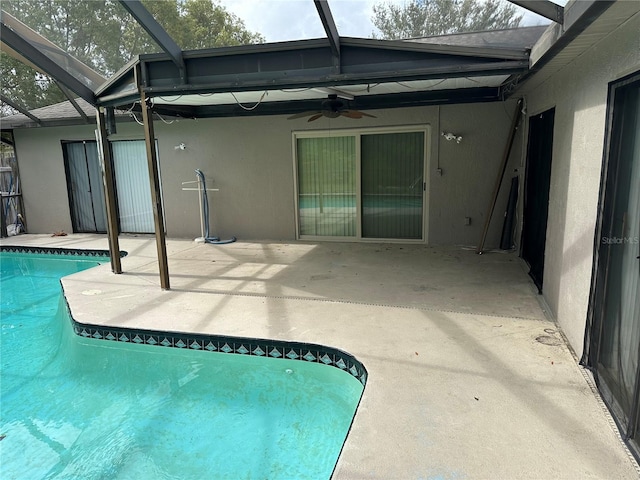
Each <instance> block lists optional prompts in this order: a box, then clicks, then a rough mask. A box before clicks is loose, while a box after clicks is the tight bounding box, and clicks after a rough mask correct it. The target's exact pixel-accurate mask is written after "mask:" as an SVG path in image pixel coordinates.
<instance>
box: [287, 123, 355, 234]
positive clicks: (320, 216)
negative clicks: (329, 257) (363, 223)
mask: <svg viewBox="0 0 640 480" xmlns="http://www.w3.org/2000/svg"><path fill="white" fill-rule="evenodd" d="M297 150H298V151H297V159H298V208H299V210H298V212H299V221H300V235H317V236H339V237H353V236H355V235H356V225H357V224H356V220H357V212H356V143H355V138H354V137H349V136H344V137H325V138H300V139H298V141H297Z"/></svg>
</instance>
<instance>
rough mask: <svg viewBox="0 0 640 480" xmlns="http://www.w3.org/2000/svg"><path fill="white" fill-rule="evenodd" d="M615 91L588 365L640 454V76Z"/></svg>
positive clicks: (625, 434) (611, 110)
mask: <svg viewBox="0 0 640 480" xmlns="http://www.w3.org/2000/svg"><path fill="white" fill-rule="evenodd" d="M635 78H636V79H635V80H631V81H625V82H624V83H623V84H622V85H619V86H615V87H613V89H612V98H613V105H612V108H611V107H610V112H612V113H610V115H612V117H611V118H612V123H611V133H610V137H609V143H610V147H609V153H608V158H607V162H606V166H605V168H606V170H605V177H604V183H603V190H602V192H603V193H602V194H601V198H602V207H601V208H602V210H601V222H602V223H601V227H600V229H599V233H598V235H599V241H600V246H599V248H598V252H597V255H596V260H595V261H596V264H595V265H596V277H595V283H594V294H593V300H592V309H593V321H592V326H591V327H590V330H589V332H588V333H589V335H590V337H591V338H590V339H589V345H588V348H589V352H588V354H587V357H588V361H589V365H590V366H593V367H594V368H595V375H596V380H597V383H598V386H599V388H600V391H601V393H602V396H603V398H604V400H605V402H606V403H607V405H608V406H609V408H610V409H611V411H612V413H613V415H614V417H616V420H617V421H618V424H619V425H620V426H621V430H622V431H621V434H622V437H623V439H625V440H626V441H627V442H628V445H629V446H630V448H631V449H632V451H634V452H635V454H636V457H638V456H640V451H639V449H638V430H637V426H638V415H639V413H638V411H639V408H640V407H639V403H640V364H639V363H640V362H639V360H640V77H638V75H636V77H635Z"/></svg>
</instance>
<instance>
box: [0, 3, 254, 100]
mask: <svg viewBox="0 0 640 480" xmlns="http://www.w3.org/2000/svg"><path fill="white" fill-rule="evenodd" d="M143 4H144V5H145V7H146V8H147V9H148V10H149V12H150V13H151V14H152V15H153V16H154V18H155V19H156V20H157V21H158V23H160V25H162V26H163V27H164V28H165V30H166V31H167V33H169V35H170V36H171V37H172V38H173V39H174V40H175V42H176V43H177V44H178V45H180V46H181V47H182V48H183V49H184V50H190V49H201V48H210V47H217V46H231V45H243V44H251V43H261V42H264V38H263V37H262V35H260V34H259V33H255V32H251V31H249V30H247V28H246V27H245V24H244V22H243V21H242V20H241V19H239V18H238V17H237V16H235V15H233V14H231V13H229V12H228V11H227V10H226V9H225V8H224V7H223V6H221V5H219V4H217V3H215V2H214V0H161V1H158V0H143ZM2 8H3V10H5V11H7V12H8V13H10V14H11V15H13V16H15V17H16V18H17V19H18V20H20V21H21V22H23V23H25V24H26V25H28V26H29V27H30V28H32V29H33V30H35V31H36V32H38V33H39V34H41V35H42V36H44V37H45V38H47V39H48V40H50V41H51V42H53V43H54V44H56V45H57V46H58V47H60V48H62V49H63V50H65V51H67V52H68V53H69V54H71V55H73V56H74V57H76V58H77V59H78V60H80V61H82V62H84V63H86V64H87V65H89V66H90V67H92V68H93V69H94V70H96V71H97V72H99V73H101V74H102V75H104V76H105V77H109V76H110V75H112V74H113V73H114V72H116V71H117V70H118V69H120V68H121V67H122V66H123V65H124V64H125V63H126V62H127V61H128V60H129V59H130V58H132V57H133V56H134V55H137V54H142V53H154V52H159V51H161V49H160V47H159V46H158V45H156V44H155V43H154V42H153V40H152V39H151V37H149V35H147V33H146V32H145V31H144V30H143V29H142V27H141V26H140V25H138V23H137V22H136V21H135V19H134V18H133V17H132V16H131V15H129V13H128V12H127V11H126V10H125V9H124V8H123V7H122V6H121V5H120V4H119V3H118V2H117V1H115V0H93V1H87V0H6V1H5V0H3V1H2ZM0 78H1V79H2V91H3V93H5V94H6V95H7V96H8V97H10V98H13V99H16V100H17V101H19V103H21V104H22V105H23V106H25V107H26V108H29V109H33V108H38V107H41V106H45V105H51V104H52V103H56V102H60V101H63V100H65V98H66V97H65V96H64V94H63V93H62V92H61V91H60V90H59V89H58V88H57V87H56V86H55V84H54V83H53V81H52V80H51V79H50V78H48V77H47V76H46V75H42V74H41V73H38V72H35V71H34V70H33V69H31V68H30V67H27V66H25V65H23V64H21V63H20V62H19V61H18V60H15V59H13V58H11V57H9V56H8V55H6V54H5V53H2V57H1V59H0Z"/></svg>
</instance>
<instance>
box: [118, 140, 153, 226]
mask: <svg viewBox="0 0 640 480" xmlns="http://www.w3.org/2000/svg"><path fill="white" fill-rule="evenodd" d="M111 145H112V149H113V169H114V175H115V180H116V190H117V197H118V211H119V217H120V230H121V231H122V232H123V233H153V232H154V231H155V225H154V221H153V206H152V203H151V192H150V188H149V170H148V166H147V153H146V147H145V143H144V141H143V140H135V141H118V142H113V143H112V144H111Z"/></svg>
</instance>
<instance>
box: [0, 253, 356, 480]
mask: <svg viewBox="0 0 640 480" xmlns="http://www.w3.org/2000/svg"><path fill="white" fill-rule="evenodd" d="M97 263H98V261H97V260H96V259H95V258H83V259H79V258H78V257H66V258H65V257H60V256H48V255H20V254H12V253H0V266H1V282H2V283H1V286H0V288H1V290H0V292H1V295H2V296H1V309H0V312H1V319H2V322H1V323H2V337H1V365H2V372H1V374H2V378H1V380H2V383H1V388H0V390H1V403H0V406H1V411H0V414H1V421H0V438H2V440H1V441H0V459H1V461H0V478H2V479H14V478H15V479H39V478H69V479H80V478H81V479H136V480H139V479H147V478H148V479H164V478H166V479H203V478H212V479H224V478H228V479H327V478H329V477H330V476H331V473H332V471H333V468H334V465H335V462H336V460H337V458H338V455H339V453H340V450H341V448H342V444H343V443H344V440H345V438H346V435H347V433H348V429H349V426H350V424H351V421H352V418H353V415H354V413H355V409H356V407H357V404H358V401H359V399H360V396H361V394H362V390H363V386H362V384H361V383H360V382H359V381H358V380H357V379H356V378H354V377H352V376H351V375H349V374H347V373H345V372H343V371H340V370H339V369H337V368H332V367H327V366H324V365H320V364H317V363H307V362H303V361H293V360H288V359H271V358H263V357H254V356H244V355H238V354H223V353H211V352H206V351H193V350H188V351H186V350H182V349H177V348H162V347H152V346H148V345H135V344H132V343H120V342H109V341H105V340H95V339H93V338H83V337H80V336H78V335H76V334H75V333H73V331H72V328H71V325H70V319H69V318H68V314H67V310H66V307H65V305H64V301H63V299H62V298H61V288H60V284H59V278H60V277H61V276H64V275H68V274H71V273H74V272H77V271H80V270H83V269H85V268H90V267H92V266H94V265H96V264H97Z"/></svg>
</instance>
